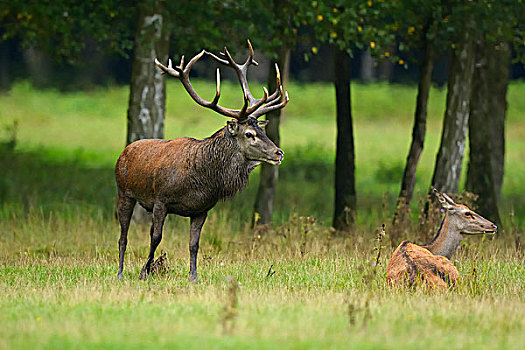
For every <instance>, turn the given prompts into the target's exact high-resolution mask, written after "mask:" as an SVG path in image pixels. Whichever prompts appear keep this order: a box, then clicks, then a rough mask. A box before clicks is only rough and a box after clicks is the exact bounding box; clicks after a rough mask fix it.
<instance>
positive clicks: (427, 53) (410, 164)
mask: <svg viewBox="0 0 525 350" xmlns="http://www.w3.org/2000/svg"><path fill="white" fill-rule="evenodd" d="M434 60H435V53H434V46H433V44H432V43H431V42H429V41H426V42H425V50H424V56H423V62H422V63H421V68H420V71H419V83H418V90H417V91H418V93H417V99H416V112H415V114H414V127H413V129H412V143H411V144H410V150H409V152H408V156H407V162H406V166H405V172H404V174H403V180H402V181H401V191H400V192H399V201H401V200H403V201H404V203H405V204H406V205H409V204H410V201H411V200H412V196H413V194H414V185H415V183H416V171H417V165H418V163H419V158H420V156H421V153H422V152H423V147H424V143H425V134H426V128H427V107H428V97H429V95H430V86H431V83H432V70H433V69H434Z"/></svg>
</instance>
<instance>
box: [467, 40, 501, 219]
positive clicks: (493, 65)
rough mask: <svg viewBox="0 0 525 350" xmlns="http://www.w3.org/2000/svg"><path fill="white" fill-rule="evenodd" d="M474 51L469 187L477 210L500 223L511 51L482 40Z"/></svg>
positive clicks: (478, 41)
mask: <svg viewBox="0 0 525 350" xmlns="http://www.w3.org/2000/svg"><path fill="white" fill-rule="evenodd" d="M475 51H476V68H475V70H474V77H473V80H472V89H473V94H472V97H471V112H470V119H469V141H470V143H469V144H470V157H469V158H470V160H469V167H468V172H467V183H466V189H467V190H468V191H470V192H473V193H475V194H477V195H479V197H478V199H477V200H476V204H477V206H478V208H477V210H476V211H477V212H479V213H480V214H481V215H483V216H485V217H487V218H489V219H490V220H493V221H495V222H497V223H501V220H500V216H499V211H498V202H499V198H500V194H501V185H502V182H503V168H504V155H505V113H506V110H507V101H506V94H507V86H508V82H509V63H510V62H509V61H510V50H509V47H508V45H506V44H501V43H500V44H498V45H494V44H488V43H487V42H485V41H484V40H482V39H480V40H476V43H475Z"/></svg>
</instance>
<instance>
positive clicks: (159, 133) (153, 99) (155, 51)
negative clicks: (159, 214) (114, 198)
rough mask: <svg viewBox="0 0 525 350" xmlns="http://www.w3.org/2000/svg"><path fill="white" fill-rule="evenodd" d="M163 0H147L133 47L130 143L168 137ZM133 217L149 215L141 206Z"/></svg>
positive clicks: (141, 9)
mask: <svg viewBox="0 0 525 350" xmlns="http://www.w3.org/2000/svg"><path fill="white" fill-rule="evenodd" d="M165 21H166V13H165V9H164V3H163V1H161V0H151V1H145V2H143V3H142V4H141V7H140V10H139V18H138V26H137V32H136V35H135V42H134V48H133V64H132V71H131V84H130V94H129V106H128V116H127V118H128V130H127V137H126V144H130V143H131V142H133V141H136V140H140V139H150V138H163V137H164V115H165V110H166V82H165V79H164V76H163V75H161V72H160V70H159V69H156V67H155V64H154V60H155V58H158V59H159V60H160V61H161V62H166V61H167V59H168V48H169V32H168V31H167V30H166V27H167V26H166V25H165V23H164V22H165ZM133 218H134V220H135V221H138V222H145V221H147V220H148V218H149V215H148V214H147V213H146V211H145V210H144V209H142V207H140V206H136V207H135V211H134V214H133Z"/></svg>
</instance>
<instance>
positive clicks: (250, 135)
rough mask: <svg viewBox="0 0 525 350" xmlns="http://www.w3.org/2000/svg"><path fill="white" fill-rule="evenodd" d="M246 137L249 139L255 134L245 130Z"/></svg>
mask: <svg viewBox="0 0 525 350" xmlns="http://www.w3.org/2000/svg"><path fill="white" fill-rule="evenodd" d="M245 135H246V137H247V138H249V139H253V138H255V136H253V134H252V133H251V132H247V133H246V134H245Z"/></svg>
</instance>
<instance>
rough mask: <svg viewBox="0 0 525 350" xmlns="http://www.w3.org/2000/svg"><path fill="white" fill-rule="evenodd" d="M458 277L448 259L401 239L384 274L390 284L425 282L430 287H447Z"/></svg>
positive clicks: (456, 271) (452, 284)
mask: <svg viewBox="0 0 525 350" xmlns="http://www.w3.org/2000/svg"><path fill="white" fill-rule="evenodd" d="M458 279H459V275H458V270H457V269H456V267H455V266H454V265H452V263H451V262H450V260H448V259H447V258H445V257H444V256H440V255H434V254H432V253H431V252H430V251H428V250H427V249H426V248H423V247H421V246H418V245H416V244H413V243H410V242H408V241H403V242H402V243H401V244H400V245H399V247H397V249H396V250H395V251H394V254H392V258H390V261H389V262H388V267H387V275H386V280H387V282H388V284H389V285H390V286H399V285H409V286H413V285H416V284H417V283H425V284H427V285H429V286H430V287H432V288H449V287H452V286H454V285H455V284H456V282H457V281H458Z"/></svg>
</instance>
